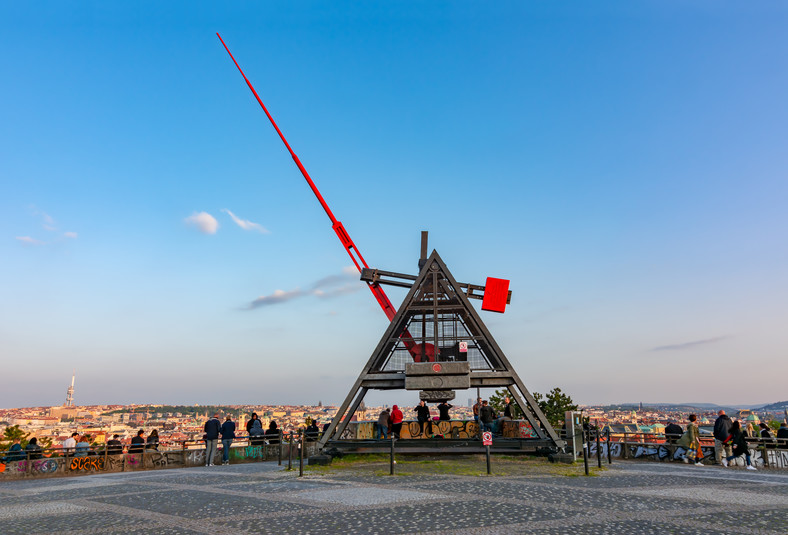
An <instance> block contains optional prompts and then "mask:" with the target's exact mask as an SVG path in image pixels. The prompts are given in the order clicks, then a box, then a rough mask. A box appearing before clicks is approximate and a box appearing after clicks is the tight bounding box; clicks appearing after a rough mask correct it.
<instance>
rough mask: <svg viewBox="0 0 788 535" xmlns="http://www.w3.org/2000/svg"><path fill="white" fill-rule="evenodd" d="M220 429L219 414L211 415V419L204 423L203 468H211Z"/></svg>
mask: <svg viewBox="0 0 788 535" xmlns="http://www.w3.org/2000/svg"><path fill="white" fill-rule="evenodd" d="M221 429H222V423H221V422H220V421H219V413H218V412H217V413H216V414H214V415H213V418H211V419H210V420H208V421H207V422H205V426H204V427H203V430H204V431H205V466H213V458H214V457H215V456H216V451H217V450H218V446H219V432H220V431H221Z"/></svg>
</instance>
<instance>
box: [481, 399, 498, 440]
mask: <svg viewBox="0 0 788 535" xmlns="http://www.w3.org/2000/svg"><path fill="white" fill-rule="evenodd" d="M479 420H481V423H482V431H490V432H491V433H492V430H493V428H492V427H493V426H492V424H493V420H495V411H494V410H493V408H492V407H490V404H489V403H488V402H487V400H486V399H485V400H484V401H482V408H481V409H479Z"/></svg>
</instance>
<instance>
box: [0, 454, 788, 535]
mask: <svg viewBox="0 0 788 535" xmlns="http://www.w3.org/2000/svg"><path fill="white" fill-rule="evenodd" d="M297 475H298V473H297V471H292V472H287V471H284V470H282V468H281V467H279V466H277V464H276V463H251V464H239V465H231V466H215V467H200V468H185V469H177V470H160V471H150V472H130V473H112V474H100V475H92V476H84V477H78V478H77V477H75V478H60V479H42V480H22V481H15V482H8V483H5V484H3V485H2V486H1V487H0V533H3V534H7V535H10V534H17V533H18V534H44V533H52V534H57V535H66V534H80V535H87V534H91V533H97V534H98V533H101V534H112V533H119V534H120V533H123V534H127V533H156V534H206V533H210V534H213V535H218V534H229V533H276V534H290V533H314V534H322V533H332V534H333V533H342V534H343V535H344V534H354V533H431V534H436V535H437V534H454V535H460V534H475V533H482V534H510V533H539V534H544V535H552V534H556V535H558V534H561V535H564V534H578V535H580V534H589V535H591V534H593V535H600V534H630V533H631V534H638V535H650V534H660V535H663V534H668V533H676V534H682V535H687V534H688V535H692V534H699V535H700V534H702V535H721V534H737V535H739V534H748V533H751V534H759V535H778V534H779V535H785V534H788V518H786V514H788V474H786V473H784V472H774V471H773V472H768V471H760V472H745V471H743V470H731V469H727V470H726V469H723V468H717V467H705V468H698V467H693V466H686V465H678V466H677V465H667V464H662V463H659V464H658V463H637V462H619V463H617V464H614V465H613V466H612V467H611V468H610V469H608V470H606V471H604V472H603V473H602V474H601V475H599V476H597V477H582V476H581V477H567V476H561V475H544V474H534V475H527V474H526V475H521V476H506V477H500V476H496V477H486V476H483V477H478V476H476V477H474V476H458V475H434V476H430V475H414V476H395V477H391V476H375V475H373V474H370V475H364V474H358V473H344V472H339V473H334V472H332V473H330V474H327V475H326V474H322V475H307V476H305V477H303V478H298V477H297Z"/></svg>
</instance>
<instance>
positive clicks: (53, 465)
mask: <svg viewBox="0 0 788 535" xmlns="http://www.w3.org/2000/svg"><path fill="white" fill-rule="evenodd" d="M57 467H58V464H57V461H56V460H54V459H48V460H45V461H36V462H34V463H33V470H34V471H36V472H39V473H41V474H51V473H52V472H56V471H57Z"/></svg>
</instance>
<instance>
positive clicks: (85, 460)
mask: <svg viewBox="0 0 788 535" xmlns="http://www.w3.org/2000/svg"><path fill="white" fill-rule="evenodd" d="M69 469H70V470H88V471H97V470H104V457H74V458H73V459H71V464H70V466H69Z"/></svg>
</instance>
